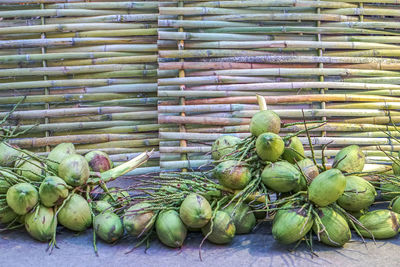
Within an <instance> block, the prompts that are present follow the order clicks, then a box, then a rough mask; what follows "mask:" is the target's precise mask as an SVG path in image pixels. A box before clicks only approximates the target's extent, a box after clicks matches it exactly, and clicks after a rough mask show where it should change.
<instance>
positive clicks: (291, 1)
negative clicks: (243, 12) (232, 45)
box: [185, 0, 357, 8]
mask: <svg viewBox="0 0 400 267" xmlns="http://www.w3.org/2000/svg"><path fill="white" fill-rule="evenodd" d="M276 6H296V7H320V8H352V7H353V8H355V7H357V6H356V5H354V4H348V3H343V2H335V1H329V2H328V1H327V2H319V1H298V0H272V1H263V0H248V1H209V2H208V1H207V2H201V3H194V4H186V5H185V7H218V8H226V7H230V8H231V7H233V8H244V7H276Z"/></svg>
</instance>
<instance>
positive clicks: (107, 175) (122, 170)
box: [88, 150, 154, 184]
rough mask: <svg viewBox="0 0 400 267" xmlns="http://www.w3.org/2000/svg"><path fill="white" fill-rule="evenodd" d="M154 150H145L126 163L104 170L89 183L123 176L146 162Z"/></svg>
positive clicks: (105, 181)
mask: <svg viewBox="0 0 400 267" xmlns="http://www.w3.org/2000/svg"><path fill="white" fill-rule="evenodd" d="M153 151H154V150H151V151H150V152H147V151H145V152H143V153H142V154H140V155H139V156H137V157H135V158H133V159H132V160H130V161H128V162H125V163H124V164H121V165H119V166H117V167H115V168H113V169H111V170H108V171H106V172H103V173H102V174H101V177H100V178H91V179H89V180H88V184H100V182H103V183H107V182H110V181H113V180H115V179H116V178H118V177H119V176H122V175H124V174H126V173H128V172H130V171H132V170H134V169H136V168H137V167H139V166H140V165H142V164H144V163H145V162H146V161H147V160H148V159H149V158H150V156H151V155H152V154H153Z"/></svg>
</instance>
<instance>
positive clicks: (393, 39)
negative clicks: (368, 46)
mask: <svg viewBox="0 0 400 267" xmlns="http://www.w3.org/2000/svg"><path fill="white" fill-rule="evenodd" d="M322 40H323V41H328V42H332V41H335V42H337V41H343V42H373V43H393V44H394V43H400V37H398V36H385V37H384V38H382V36H364V35H346V36H340V35H336V36H322Z"/></svg>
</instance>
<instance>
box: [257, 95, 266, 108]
mask: <svg viewBox="0 0 400 267" xmlns="http://www.w3.org/2000/svg"><path fill="white" fill-rule="evenodd" d="M256 96H257V102H258V106H259V108H260V110H268V107H267V102H266V101H265V97H263V96H260V95H256Z"/></svg>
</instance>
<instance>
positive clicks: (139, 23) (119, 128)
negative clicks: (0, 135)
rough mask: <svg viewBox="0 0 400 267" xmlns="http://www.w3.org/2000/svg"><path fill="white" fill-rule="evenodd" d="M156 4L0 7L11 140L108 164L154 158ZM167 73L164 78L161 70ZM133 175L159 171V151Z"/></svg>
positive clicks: (3, 91) (53, 2)
mask: <svg viewBox="0 0 400 267" xmlns="http://www.w3.org/2000/svg"><path fill="white" fill-rule="evenodd" d="M158 5H159V3H158V2H157V1H143V0H137V1H84V0H72V1H71V0H40V1H33V0H25V1H19V0H1V1H0V18H1V19H0V117H4V116H5V114H6V112H7V111H9V110H10V109H11V108H13V107H14V106H15V104H17V103H18V102H19V101H21V99H24V101H23V103H22V104H20V105H19V106H18V108H17V111H16V112H14V113H13V115H12V116H11V117H10V119H9V121H8V123H9V126H10V127H19V128H20V129H28V128H31V127H33V128H32V130H30V131H29V134H28V135H25V136H23V138H16V139H13V140H11V143H13V144H16V145H19V146H20V147H22V148H27V149H30V150H34V151H37V152H41V153H46V152H48V151H49V150H50V149H51V147H53V146H54V145H57V144H59V143H62V142H72V143H74V144H75V145H76V148H77V149H78V151H79V152H80V153H86V152H88V151H89V150H92V149H100V150H103V151H105V152H107V153H109V154H112V156H111V158H112V159H113V160H114V161H115V162H117V163H118V162H121V161H126V160H128V159H130V158H132V157H134V156H136V154H137V153H139V152H142V151H144V150H149V149H155V150H156V151H158V143H159V137H158V128H159V124H158V123H157V100H158V98H157V16H158ZM166 72H167V73H168V71H166ZM154 155H155V157H154V158H153V159H151V160H150V161H149V162H148V163H147V165H146V166H145V167H144V168H142V169H140V170H138V171H137V172H139V173H140V172H148V171H158V170H159V167H158V166H159V163H158V153H155V154H154Z"/></svg>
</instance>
